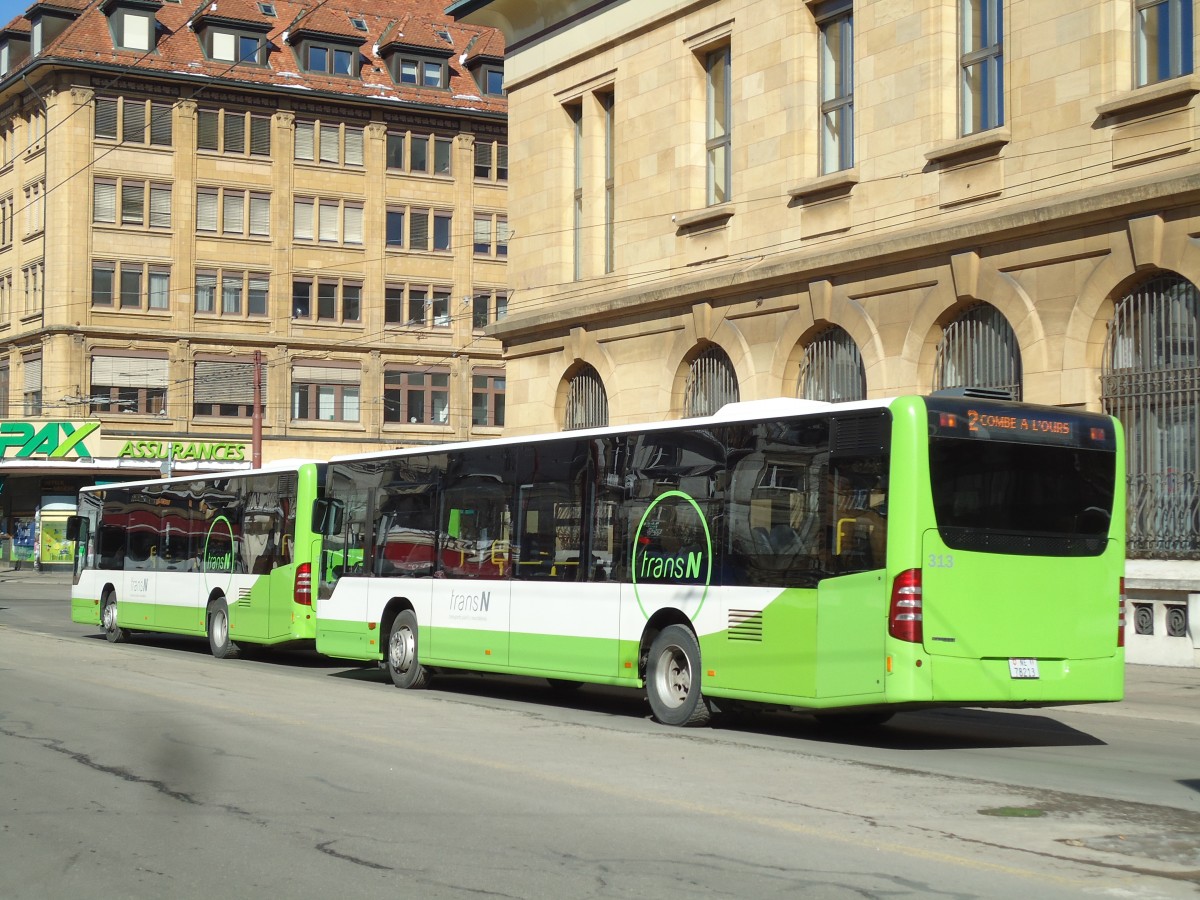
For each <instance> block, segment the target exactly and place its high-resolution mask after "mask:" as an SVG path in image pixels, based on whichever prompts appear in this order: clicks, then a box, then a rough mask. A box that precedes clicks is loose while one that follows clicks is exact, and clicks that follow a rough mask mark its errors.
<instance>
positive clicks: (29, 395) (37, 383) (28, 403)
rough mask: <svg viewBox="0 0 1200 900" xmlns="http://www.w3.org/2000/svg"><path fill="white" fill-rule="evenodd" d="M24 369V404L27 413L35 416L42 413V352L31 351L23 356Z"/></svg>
mask: <svg viewBox="0 0 1200 900" xmlns="http://www.w3.org/2000/svg"><path fill="white" fill-rule="evenodd" d="M21 363H22V365H21V368H22V370H23V376H24V377H23V379H22V394H21V399H22V406H23V407H24V411H25V415H26V416H28V417H30V418H35V417H37V416H40V415H41V414H42V354H41V353H31V354H30V355H29V356H24V357H22V358H21Z"/></svg>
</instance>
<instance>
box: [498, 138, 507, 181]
mask: <svg viewBox="0 0 1200 900" xmlns="http://www.w3.org/2000/svg"><path fill="white" fill-rule="evenodd" d="M496 178H498V179H499V180H501V181H503V180H505V179H506V178H508V145H507V144H497V145H496Z"/></svg>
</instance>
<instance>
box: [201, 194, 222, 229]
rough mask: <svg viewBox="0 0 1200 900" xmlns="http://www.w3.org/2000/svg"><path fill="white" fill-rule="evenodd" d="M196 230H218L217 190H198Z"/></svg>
mask: <svg viewBox="0 0 1200 900" xmlns="http://www.w3.org/2000/svg"><path fill="white" fill-rule="evenodd" d="M196 230H197V231H216V230H217V192H216V191H214V190H208V189H206V190H199V191H196Z"/></svg>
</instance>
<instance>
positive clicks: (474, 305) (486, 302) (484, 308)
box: [471, 290, 508, 328]
mask: <svg viewBox="0 0 1200 900" xmlns="http://www.w3.org/2000/svg"><path fill="white" fill-rule="evenodd" d="M507 315H508V292H507V291H499V290H491V291H480V292H479V293H477V294H475V296H474V297H472V298H471V327H472V328H486V327H487V326H488V325H490V324H492V323H493V322H499V321H500V320H501V319H503V318H504V317H505V316H507Z"/></svg>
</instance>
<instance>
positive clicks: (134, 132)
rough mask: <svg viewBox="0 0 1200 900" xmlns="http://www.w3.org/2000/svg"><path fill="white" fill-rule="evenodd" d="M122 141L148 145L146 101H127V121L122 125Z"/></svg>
mask: <svg viewBox="0 0 1200 900" xmlns="http://www.w3.org/2000/svg"><path fill="white" fill-rule="evenodd" d="M121 140H123V141H127V142H129V143H131V144H144V143H146V101H144V100H128V99H127V100H126V101H125V121H124V122H123V123H122V128H121Z"/></svg>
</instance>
